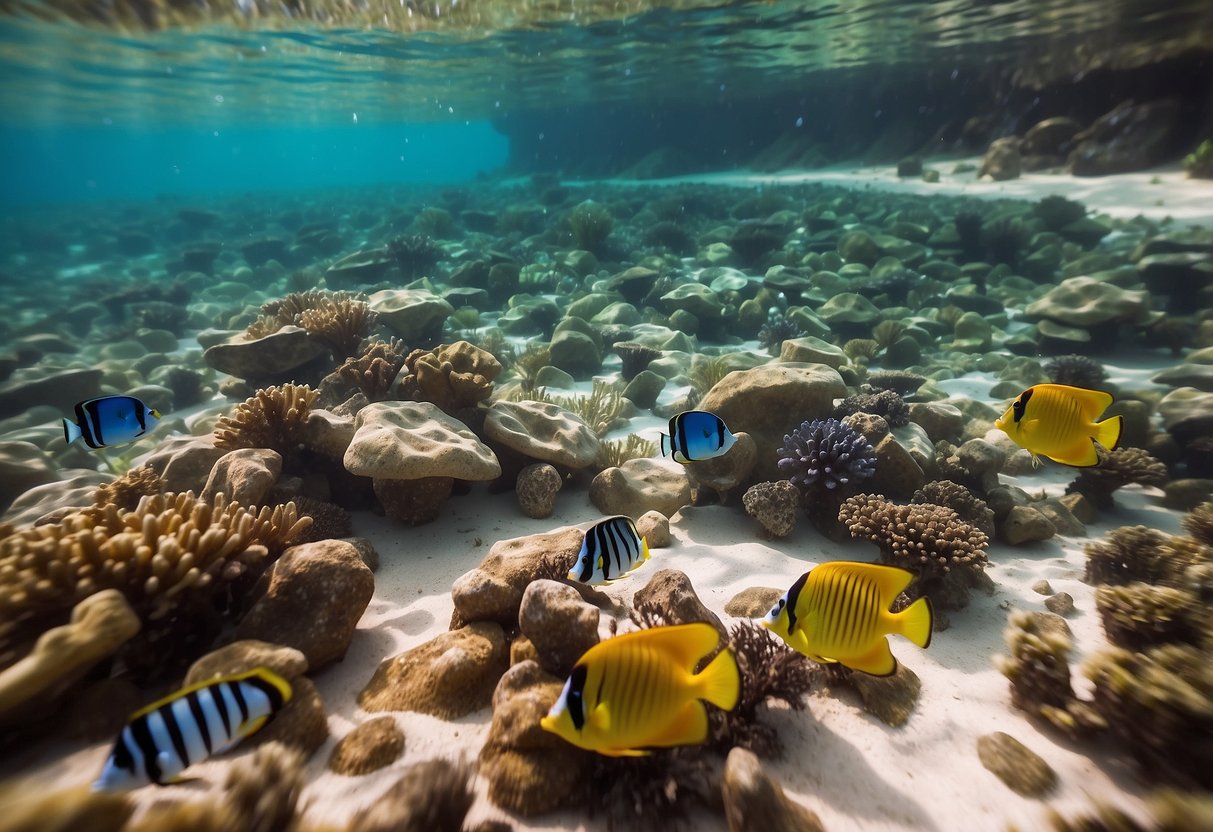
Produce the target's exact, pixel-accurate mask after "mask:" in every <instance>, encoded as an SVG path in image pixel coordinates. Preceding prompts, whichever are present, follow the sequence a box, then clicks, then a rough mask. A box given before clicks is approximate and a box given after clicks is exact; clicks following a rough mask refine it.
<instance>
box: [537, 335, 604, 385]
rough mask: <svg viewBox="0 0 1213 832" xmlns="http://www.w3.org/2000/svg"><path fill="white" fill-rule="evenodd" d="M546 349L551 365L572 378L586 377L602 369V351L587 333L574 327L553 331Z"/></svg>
mask: <svg viewBox="0 0 1213 832" xmlns="http://www.w3.org/2000/svg"><path fill="white" fill-rule="evenodd" d="M548 349H549V350H550V355H551V362H552V366H553V367H559V368H560V369H561V370H564V371H565V372H566V373H568V374H569V375H571V376H572V377H573V378H577V379H586V378H589V377H590V376H592V375H594V373H597V372H598V371H599V370H601V369H602V352H601V350H600V349H599V348H598V345H597V344H595V343H594V339H593V338H591V337H590V336H589V335H586V334H585V333H584V332H579V331H578V330H576V329H566V330H563V331H560V332H557V333H555V334H554V335H553V336H552V341H551V344H549V346H548Z"/></svg>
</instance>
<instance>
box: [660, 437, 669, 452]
mask: <svg viewBox="0 0 1213 832" xmlns="http://www.w3.org/2000/svg"><path fill="white" fill-rule="evenodd" d="M661 455H662V456H669V455H670V437H669V436H667V435H666V434H664V433H663V434H661Z"/></svg>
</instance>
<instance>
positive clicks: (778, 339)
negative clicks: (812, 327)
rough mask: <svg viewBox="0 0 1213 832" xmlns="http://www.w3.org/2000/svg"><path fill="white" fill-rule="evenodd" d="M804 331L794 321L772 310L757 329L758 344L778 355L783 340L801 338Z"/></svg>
mask: <svg viewBox="0 0 1213 832" xmlns="http://www.w3.org/2000/svg"><path fill="white" fill-rule="evenodd" d="M804 335H805V332H804V330H803V329H801V328H800V327H799V326H797V325H796V322H795V321H793V320H790V319H789V318H787V317H785V316H784V315H782V314H779V313H777V312H773V314H772V315H771V316H770V317H769V318H768V319H767V322H766V323H764V324H763V325H762V328H761V329H759V330H758V345H759V346H760V347H762V348H763V349H764V350H766V351H767V352H769V353H770V354H771V355H779V350H780V348H781V347H782V346H783V342H784V341H787V340H788V339H790V338H803V337H804Z"/></svg>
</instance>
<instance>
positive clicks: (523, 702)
mask: <svg viewBox="0 0 1213 832" xmlns="http://www.w3.org/2000/svg"><path fill="white" fill-rule="evenodd" d="M563 687H564V679H561V678H558V677H556V676H552V675H551V674H548V673H545V672H544V671H543V670H542V669H541V668H540V667H539V665H538V664H536V663H535V662H532V661H524V662H521V663H520V664H516V665H514V666H513V667H511V668H510V669H509V670H508V671H507V672H506V673H505V675H504V676H502V677H501V682H500V683H499V684H498V685H497V690H496V691H495V692H494V693H493V722H492V725H490V726H489V734H488V737H487V738H486V739H485V742H484V747H483V748H482V749H481V751H480V774H481V776H483V777H484V779H485V780H486V781H487V782H488V796H489V799H490V800H491V801H492V802H493V803H494V804H496V805H497V806H500V807H501V808H502V809H505V810H507V811H510V812H517V813H518V814H520V815H523V816H524V817H533V816H535V815H541V814H544V813H546V812H550V811H552V810H553V809H556V808H558V807H560V806H563V805H565V804H567V803H568V802H569V801H570V800H571V799H572V798H573V796H574V795H575V794H576V792H577V790H578V789H579V788H580V787H581V786H582V785H583V783H584V782H585V778H586V777H587V776H588V773H589V771H590V766H591V765H592V762H593V756H594V755H593V754H591V753H590V752H587V751H583V750H581V749H580V748H577V747H576V746H573V745H570V744H569V743H567V742H565V741H564V740H562V739H561V738H560V737H558V736H556V735H555V734H553V733H550V732H548V731H545V730H543V728H541V727H540V725H539V721H540V720H541V719H542V718H543V717H544V716H546V715H547V712H548V711H549V710H551V707H552V705H554V704H555V702H556V698H557V697H558V696H560V691H561V690H562V688H563Z"/></svg>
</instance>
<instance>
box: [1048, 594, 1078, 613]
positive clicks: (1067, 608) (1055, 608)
mask: <svg viewBox="0 0 1213 832" xmlns="http://www.w3.org/2000/svg"><path fill="white" fill-rule="evenodd" d="M1045 608H1046V609H1048V611H1049V612H1051V613H1055V614H1057V615H1063V616H1064V615H1069V614H1070V613H1072V612H1074V597H1073V596H1072V595H1070V593H1068V592H1059V593H1057V594H1056V595H1050V596H1049V597H1048V598H1046V599H1045Z"/></svg>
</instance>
